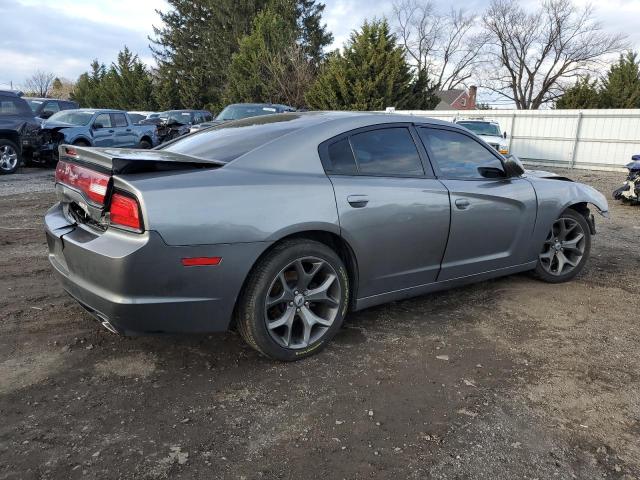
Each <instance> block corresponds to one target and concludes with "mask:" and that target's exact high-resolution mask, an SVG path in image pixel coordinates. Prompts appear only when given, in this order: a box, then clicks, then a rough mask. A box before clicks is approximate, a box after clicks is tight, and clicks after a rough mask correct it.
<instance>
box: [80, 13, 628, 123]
mask: <svg viewBox="0 0 640 480" xmlns="http://www.w3.org/2000/svg"><path fill="white" fill-rule="evenodd" d="M521 1H523V0H492V1H491V3H490V5H489V7H488V8H487V10H486V11H485V12H484V13H483V14H481V15H478V14H475V13H468V12H466V11H464V10H462V9H458V10H456V9H451V10H449V11H447V12H443V11H442V10H441V9H440V8H439V6H438V5H437V4H436V3H434V2H433V1H432V0H394V1H393V4H392V15H391V17H390V18H389V19H386V18H381V19H380V18H374V19H369V20H366V21H365V22H364V23H363V24H362V25H361V26H359V28H357V29H355V30H353V31H352V33H351V35H350V37H349V38H348V40H347V41H346V42H345V44H344V45H343V46H342V48H341V49H338V50H335V51H329V52H328V51H327V48H328V47H329V45H331V44H332V42H333V36H332V34H331V32H329V31H328V30H327V26H326V24H324V23H323V21H322V15H323V12H324V9H325V5H324V4H323V3H322V2H320V1H317V0H168V4H169V8H168V9H166V10H164V11H160V10H158V11H157V12H158V14H159V16H160V19H161V25H160V26H158V27H154V34H153V35H152V36H151V37H150V38H149V40H150V42H151V45H150V47H151V51H152V53H153V56H154V58H155V62H156V67H154V68H149V67H147V66H146V65H145V64H144V63H142V62H141V61H140V59H139V58H138V57H137V56H136V55H135V54H133V53H132V52H131V51H129V49H128V48H126V47H124V49H123V50H122V51H121V52H120V53H119V54H118V57H117V59H116V61H115V62H113V63H112V64H111V65H110V66H108V67H107V66H106V65H105V64H103V63H100V62H99V61H98V60H95V61H94V62H93V63H92V64H91V68H90V70H89V71H87V72H85V73H83V74H82V75H81V76H80V77H79V78H78V80H77V82H76V85H75V88H74V89H73V92H72V98H73V99H74V100H76V101H78V102H79V103H80V104H81V105H82V106H92V107H113V108H122V109H128V110H167V109H173V108H207V109H210V110H212V111H219V110H220V109H221V108H222V107H223V106H224V105H226V104H228V103H236V102H271V103H284V104H288V105H291V106H294V107H298V108H311V109H342V110H380V109H384V108H385V107H389V106H393V107H396V108H398V109H420V110H424V109H432V108H434V107H435V105H437V103H438V101H439V100H438V97H437V96H436V92H437V91H438V90H446V89H452V88H461V87H464V86H465V85H469V84H471V83H475V84H479V85H480V86H481V87H482V88H484V89H485V91H489V92H492V94H493V96H494V97H495V98H501V99H503V100H502V101H504V102H508V103H511V104H514V105H515V106H516V108H519V109H537V108H540V107H542V106H544V105H557V106H558V108H589V106H591V105H598V106H599V107H603V108H607V107H609V106H614V105H620V102H619V101H614V100H613V99H614V98H619V97H622V96H624V95H627V94H628V95H627V96H628V97H629V98H636V97H637V92H636V93H633V92H632V91H633V88H637V87H633V82H636V83H639V82H640V80H639V78H640V77H638V74H637V62H636V61H635V56H633V55H634V54H632V53H628V54H625V55H624V56H623V57H621V60H620V62H627V63H628V62H629V59H630V58H631V56H633V60H632V63H634V65H636V73H635V77H634V76H633V72H632V71H630V70H629V69H628V66H627V65H626V63H625V64H624V65H623V63H618V64H615V65H612V66H611V70H612V71H613V70H614V69H619V70H620V69H622V70H623V71H622V70H620V72H619V73H615V74H614V77H613V85H614V86H611V87H605V85H609V84H610V83H611V81H612V79H611V78H609V77H611V75H612V73H611V71H610V72H609V74H608V76H607V77H605V78H604V79H602V80H596V76H597V72H599V71H600V70H601V69H602V66H603V63H604V62H605V61H606V59H607V58H609V57H610V56H611V55H612V54H613V55H618V54H620V52H621V51H624V50H625V49H626V48H627V47H628V45H627V43H626V38H625V37H624V36H623V35H617V34H610V33H606V32H605V31H604V29H603V27H602V25H601V24H600V23H599V22H597V21H596V20H595V19H594V15H593V10H592V9H591V7H589V6H587V7H583V8H580V7H578V6H576V5H575V4H574V3H572V1H571V0H541V3H540V4H539V5H538V6H537V7H535V8H534V9H531V8H529V9H526V8H525V7H524V6H523V4H522V3H521ZM615 72H618V70H615ZM634 79H635V80H634ZM616 82H618V83H616ZM620 82H626V83H623V84H622V83H620ZM629 82H631V83H629ZM618 84H620V85H619V86H615V85H618ZM614 89H617V92H618V93H615V94H614V93H613V90H614ZM628 91H630V92H632V93H629V92H628ZM606 92H608V93H606ZM620 92H627V93H620ZM594 95H595V97H598V100H597V101H595V100H594V98H595V97H594ZM634 95H635V97H634ZM583 97H585V98H586V99H587V100H585V101H586V102H587V103H586V104H583V105H586V106H579V107H569V105H577V104H576V103H575V101H574V100H571V99H572V98H583ZM605 99H606V100H605ZM571 102H573V103H571ZM616 102H617V103H616ZM625 102H626V103H625V104H626V105H636V104H635V103H633V102H632V101H630V100H625ZM563 105H567V106H563ZM636 106H637V105H636Z"/></svg>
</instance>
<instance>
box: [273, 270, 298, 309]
mask: <svg viewBox="0 0 640 480" xmlns="http://www.w3.org/2000/svg"><path fill="white" fill-rule="evenodd" d="M278 282H280V284H281V285H282V292H281V293H280V295H278V296H277V297H269V296H268V297H267V308H269V307H272V306H274V305H277V304H279V303H282V302H292V301H293V296H294V295H293V291H292V290H291V288H290V287H289V284H288V283H287V279H286V278H285V276H284V272H280V274H279V275H278ZM272 288H273V287H272Z"/></svg>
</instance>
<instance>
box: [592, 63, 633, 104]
mask: <svg viewBox="0 0 640 480" xmlns="http://www.w3.org/2000/svg"><path fill="white" fill-rule="evenodd" d="M601 105H602V107H603V108H640V61H639V60H638V54H637V53H636V52H627V53H626V54H624V55H620V59H619V60H618V62H617V63H616V64H614V65H612V66H611V68H610V69H609V72H608V74H607V77H606V78H605V79H604V80H603V81H602V101H601Z"/></svg>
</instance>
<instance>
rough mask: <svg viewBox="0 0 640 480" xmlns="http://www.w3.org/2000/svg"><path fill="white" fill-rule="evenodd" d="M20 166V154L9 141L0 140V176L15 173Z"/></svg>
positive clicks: (15, 146)
mask: <svg viewBox="0 0 640 480" xmlns="http://www.w3.org/2000/svg"><path fill="white" fill-rule="evenodd" d="M20 165H22V152H21V151H20V148H19V147H18V146H17V145H16V144H15V143H13V142H12V141H11V140H7V139H5V138H0V175H9V174H11V173H16V170H18V168H19V167H20Z"/></svg>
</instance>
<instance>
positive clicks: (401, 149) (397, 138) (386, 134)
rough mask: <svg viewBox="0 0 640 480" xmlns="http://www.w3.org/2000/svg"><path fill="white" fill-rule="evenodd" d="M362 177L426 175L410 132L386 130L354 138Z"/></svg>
mask: <svg viewBox="0 0 640 480" xmlns="http://www.w3.org/2000/svg"><path fill="white" fill-rule="evenodd" d="M351 145H352V146H353V152H354V153H355V156H356V160H357V161H358V170H359V172H360V173H361V174H365V175H366V174H372V175H424V170H423V169H422V163H421V162H420V156H419V155H418V150H417V149H416V145H415V144H414V143H413V138H412V137H411V133H409V130H408V129H407V128H385V129H381V130H371V131H368V132H363V133H357V134H355V135H353V136H351Z"/></svg>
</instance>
